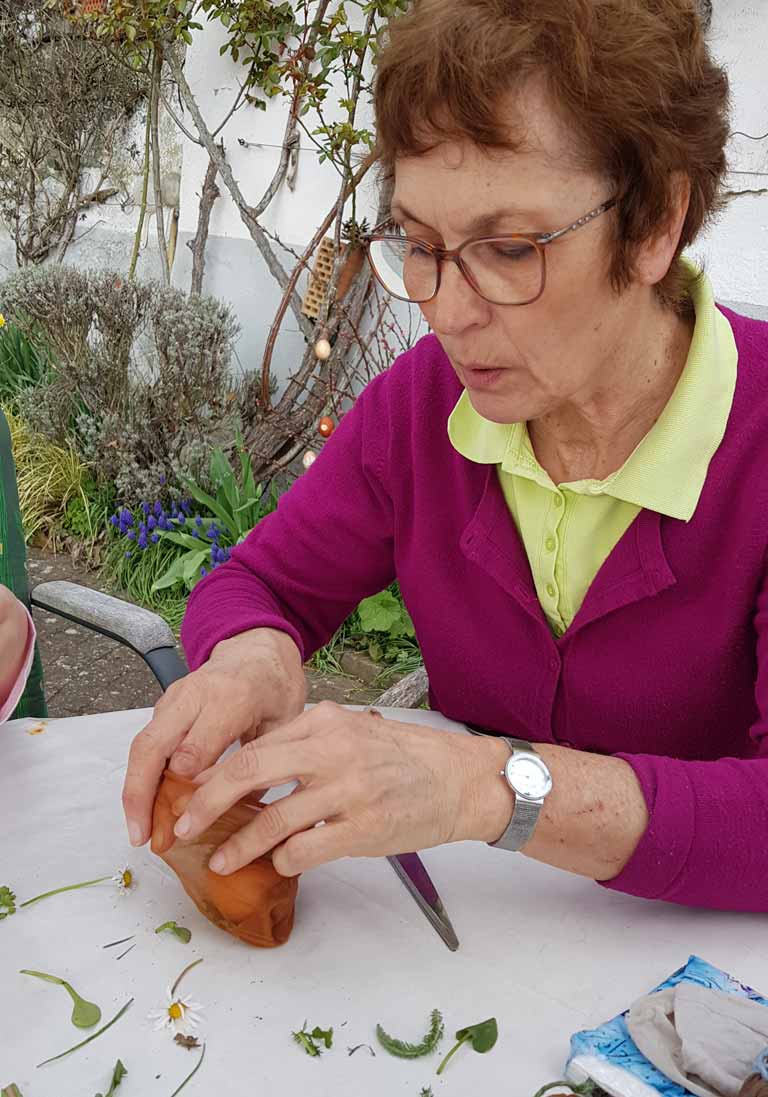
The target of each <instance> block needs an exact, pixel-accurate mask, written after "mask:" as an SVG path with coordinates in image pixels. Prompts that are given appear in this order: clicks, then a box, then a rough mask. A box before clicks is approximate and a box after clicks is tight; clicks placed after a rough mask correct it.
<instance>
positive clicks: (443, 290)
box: [421, 260, 491, 335]
mask: <svg viewBox="0 0 768 1097" xmlns="http://www.w3.org/2000/svg"><path fill="white" fill-rule="evenodd" d="M421 308H422V312H423V313H424V318H425V320H426V321H427V323H428V324H429V326H430V327H431V328H432V330H433V331H435V332H436V333H438V334H443V335H457V334H459V333H461V332H462V331H465V330H466V329H467V328H471V327H475V326H482V325H484V324H486V323H487V322H488V319H489V315H490V310H491V305H489V304H488V302H487V301H484V300H483V298H482V297H480V295H479V294H478V293H476V292H475V290H474V289H473V288H472V286H471V285H470V284H469V282H468V281H467V279H466V278H465V277H464V274H463V273H462V271H461V269H460V267H459V265H458V263H456V262H455V261H452V260H446V261H443V262H442V264H441V278H440V288H439V290H438V291H437V296H436V297H434V298H433V299H432V300H431V301H428V302H427V303H426V304H425V305H422V306H421Z"/></svg>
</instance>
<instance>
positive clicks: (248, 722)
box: [123, 629, 306, 845]
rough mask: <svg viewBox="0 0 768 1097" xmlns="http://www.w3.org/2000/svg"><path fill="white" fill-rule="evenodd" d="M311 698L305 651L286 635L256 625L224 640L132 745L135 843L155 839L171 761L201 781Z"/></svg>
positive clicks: (129, 800) (128, 810) (128, 799)
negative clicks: (160, 789)
mask: <svg viewBox="0 0 768 1097" xmlns="http://www.w3.org/2000/svg"><path fill="white" fill-rule="evenodd" d="M305 698H306V685H305V679H304V671H303V667H302V663H301V656H300V653H299V650H298V648H297V647H296V644H295V643H294V642H293V640H292V639H291V638H290V636H288V635H287V634H286V633H284V632H278V631H276V630H273V629H254V630H253V631H251V632H246V633H242V634H241V635H239V636H235V637H233V638H232V639H231V640H224V641H222V643H220V644H217V645H216V647H215V648H214V649H213V651H212V653H211V657H210V659H209V660H208V662H206V663H204V664H203V666H201V667H199V668H198V670H196V671H193V672H192V673H191V674H189V675H187V676H186V677H185V678H181V679H180V680H179V681H178V682H174V683H173V685H171V686H170V687H169V688H168V690H166V692H165V693H164V694H163V696H162V697H161V698H160V700H159V701H158V703H157V705H156V707H155V712H154V715H153V717H152V720H151V721H150V722H149V724H147V726H146V727H145V728H144V729H143V731H140V732H139V734H138V735H137V736H136V738H135V739H134V740H133V743H132V744H131V750H130V755H129V758H128V770H127V773H126V776H125V783H124V786H123V808H124V811H125V817H126V822H127V824H128V834H129V837H130V840H131V843H132V844H133V845H141V844H143V843H144V842H146V841H147V840H148V838H149V835H150V830H151V825H152V805H153V803H154V799H155V793H156V792H157V786H158V783H159V781H160V777H161V775H162V772H163V770H164V768H165V767H166V765H170V768H171V769H172V770H173V771H174V772H176V773H179V774H181V775H182V776H184V777H188V778H194V777H196V776H197V775H198V774H199V773H200V772H201V771H202V770H204V769H206V768H207V767H209V766H211V765H212V764H213V763H214V762H216V761H217V760H218V759H219V758H220V756H221V755H222V753H223V752H224V751H225V750H226V749H227V747H229V746H231V744H232V743H234V742H236V741H237V740H238V739H239V740H240V741H241V742H243V743H247V742H248V741H249V740H251V739H253V738H255V737H256V736H258V735H261V734H263V733H264V732H266V731H269V730H270V729H271V728H275V727H277V726H279V725H280V724H284V723H286V722H288V721H290V720H293V719H294V717H296V716H297V715H298V714H299V713H300V712H302V710H303V708H304V701H305ZM169 760H170V761H169Z"/></svg>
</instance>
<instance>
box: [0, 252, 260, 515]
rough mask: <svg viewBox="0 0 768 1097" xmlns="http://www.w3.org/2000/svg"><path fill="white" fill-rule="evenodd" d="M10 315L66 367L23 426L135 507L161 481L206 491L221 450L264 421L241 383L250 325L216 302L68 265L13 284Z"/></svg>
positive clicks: (52, 377) (27, 412)
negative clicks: (240, 356) (257, 419)
mask: <svg viewBox="0 0 768 1097" xmlns="http://www.w3.org/2000/svg"><path fill="white" fill-rule="evenodd" d="M0 308H3V309H4V310H5V313H6V315H7V316H8V317H11V318H12V319H13V321H14V323H16V324H17V325H18V326H19V328H20V329H21V330H22V331H26V332H27V334H29V331H28V326H31V325H35V330H37V331H40V332H41V333H42V335H43V337H44V339H45V341H46V345H47V346H49V347H50V348H51V352H52V355H53V356H54V359H55V366H54V365H52V368H51V369H50V371H49V375H48V379H47V380H44V381H43V382H42V383H41V384H38V385H37V386H36V387H35V388H34V389H28V390H25V391H24V392H22V393H21V395H20V397H19V408H20V411H21V413H22V415H23V418H24V419H25V420H26V421H27V422H28V423H29V424H30V426H31V427H33V428H34V430H35V431H36V432H37V433H40V434H43V435H44V436H45V437H46V438H47V439H48V440H49V441H50V442H53V443H55V444H56V445H58V446H61V447H66V446H67V445H69V444H70V443H72V444H74V445H75V446H76V449H77V452H78V453H79V454H80V455H81V457H82V459H83V460H84V461H85V462H86V463H87V464H89V465H90V466H91V467H92V468H93V469H96V470H98V475H99V478H100V480H101V481H102V482H103V481H111V482H113V483H114V484H115V485H116V488H117V492H118V496H119V497H120V499H122V500H123V501H124V502H126V503H135V502H138V501H139V500H141V499H142V498H146V497H148V496H149V495H150V493H151V491H152V490H153V487H154V485H155V484H157V483H158V480H159V479H160V477H161V476H166V477H168V478H169V483H170V484H176V485H177V486H178V485H179V484H180V480H181V477H183V476H194V477H195V478H196V479H197V480H198V481H199V482H201V483H202V484H203V485H204V486H205V479H206V477H205V474H206V470H207V465H208V461H209V456H210V453H211V450H212V449H213V448H214V447H215V446H217V445H222V444H224V443H226V442H227V441H228V440H229V439H230V438H232V437H233V435H234V434H235V432H236V431H237V429H238V427H239V426H240V424H241V423H243V422H249V421H250V417H252V416H253V414H254V409H253V406H252V405H253V401H252V400H251V398H250V395H249V390H248V384H247V380H246V379H243V378H241V379H240V380H233V378H232V370H231V365H232V350H233V343H234V340H235V338H236V336H237V333H238V330H239V329H238V326H237V324H236V323H235V321H234V319H233V317H232V313H231V311H230V309H229V308H228V307H227V306H226V305H224V304H223V303H222V302H220V301H217V300H215V299H214V298H210V297H187V296H186V295H185V294H183V293H181V292H180V291H179V290H177V289H173V288H167V287H162V286H159V285H155V284H152V283H147V284H137V283H134V282H130V281H128V280H127V279H125V278H124V277H122V276H121V275H120V274H119V273H118V272H115V271H80V270H77V269H75V268H70V267H65V266H60V265H57V266H46V267H42V268H35V269H29V270H24V271H19V272H18V273H17V274H15V275H13V276H12V277H11V278H9V279H7V280H6V281H5V282H4V283H2V285H0ZM30 330H31V327H30Z"/></svg>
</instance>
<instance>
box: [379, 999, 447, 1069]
mask: <svg viewBox="0 0 768 1097" xmlns="http://www.w3.org/2000/svg"><path fill="white" fill-rule="evenodd" d="M443 1028H444V1026H443V1016H442V1014H441V1013H440V1010H439V1009H433V1010H432V1013H431V1014H430V1018H429V1031H428V1032H427V1033H426V1035H425V1036H424V1037H423V1038H422V1040H420V1041H419V1043H418V1044H408V1043H406V1042H405V1041H404V1040H398V1039H396V1038H395V1037H393V1036H389V1035H388V1034H387V1033H386V1032H385V1031H384V1029H383V1028H382V1027H381V1025H376V1036H377V1038H378V1041H379V1043H380V1044H381V1046H382V1047H383V1048H384V1050H385V1051H388V1052H389V1053H390V1055H396V1056H397V1057H398V1058H399V1059H419V1058H421V1056H422V1055H430V1054H431V1053H432V1052H433V1051H434V1050H435V1048H436V1047H437V1045H438V1044H439V1043H440V1041H441V1039H442V1037H443Z"/></svg>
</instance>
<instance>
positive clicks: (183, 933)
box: [155, 922, 192, 945]
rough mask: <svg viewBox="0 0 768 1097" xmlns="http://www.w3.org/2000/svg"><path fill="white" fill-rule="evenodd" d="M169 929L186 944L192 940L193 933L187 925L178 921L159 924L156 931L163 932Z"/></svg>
mask: <svg viewBox="0 0 768 1097" xmlns="http://www.w3.org/2000/svg"><path fill="white" fill-rule="evenodd" d="M165 930H168V932H169V933H172V934H173V935H174V937H178V939H179V940H180V941H183V942H184V944H185V945H188V944H189V942H190V941H191V940H192V933H191V931H190V930H188V929H186V927H185V926H180V925H179V924H178V923H177V922H163V924H162V925H161V926H158V927H157V929H156V930H155V933H163V932H164V931H165Z"/></svg>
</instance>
